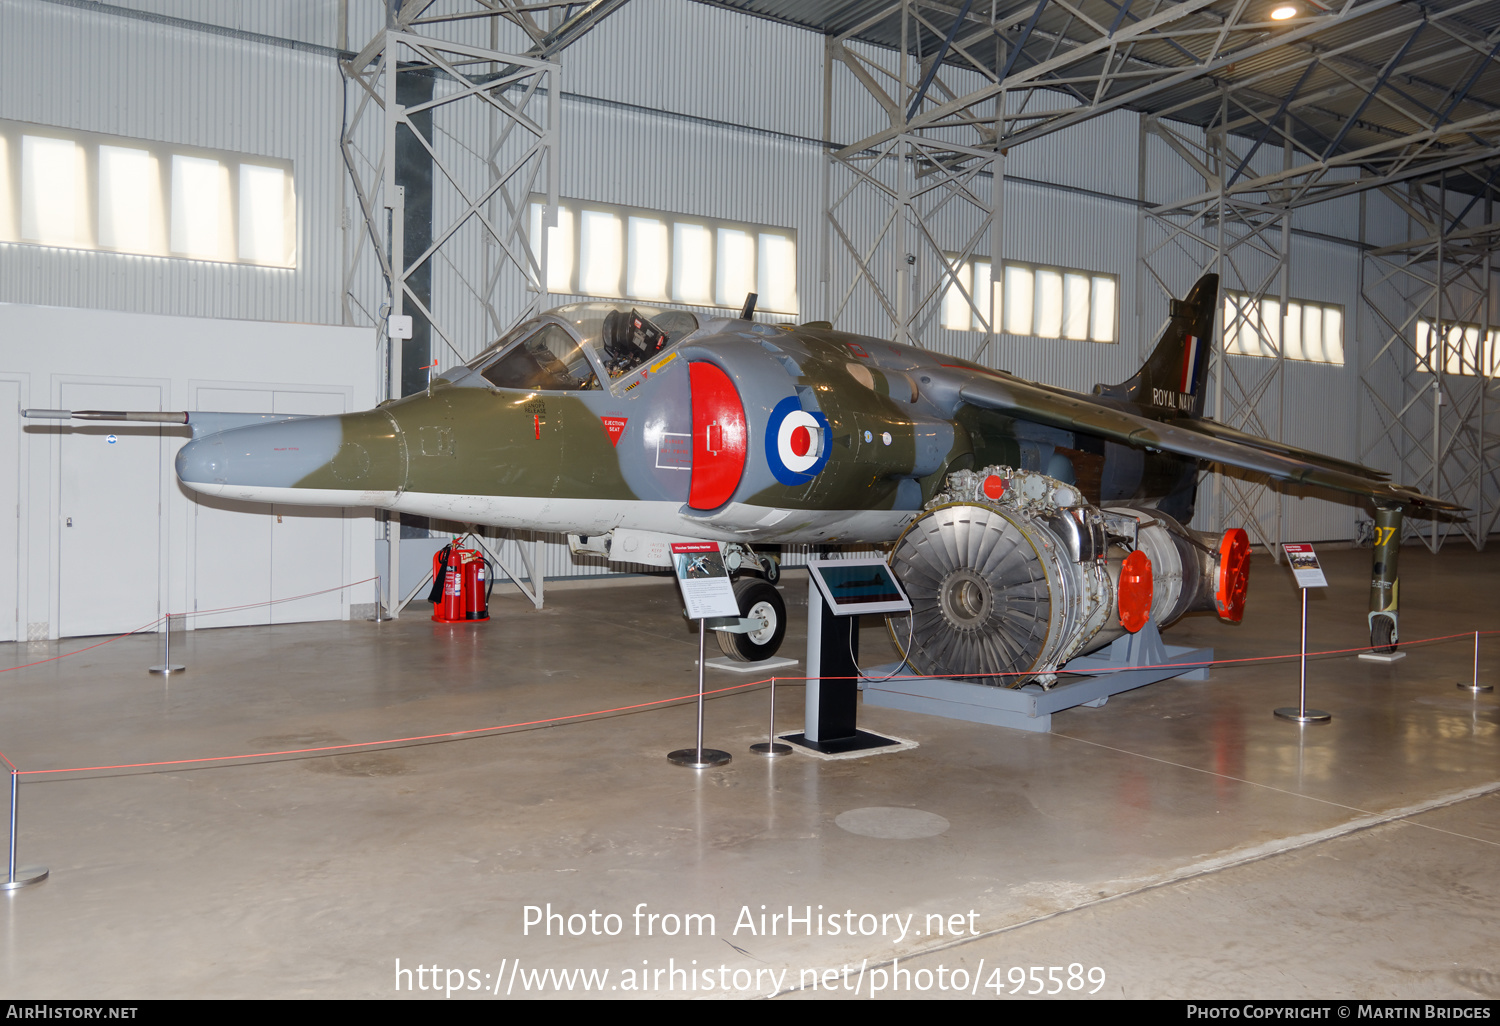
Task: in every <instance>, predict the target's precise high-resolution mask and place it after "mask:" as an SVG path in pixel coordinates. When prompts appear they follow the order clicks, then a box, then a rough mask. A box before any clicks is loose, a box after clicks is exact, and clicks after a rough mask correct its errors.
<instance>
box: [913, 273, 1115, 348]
mask: <svg viewBox="0 0 1500 1026" xmlns="http://www.w3.org/2000/svg"><path fill="white" fill-rule="evenodd" d="M951 259H954V260H955V266H954V277H955V278H956V279H957V283H956V284H955V283H953V282H950V283H949V285H948V289H947V291H946V292H945V293H944V295H943V314H942V323H943V327H945V328H951V329H953V330H955V331H987V330H989V322H990V319H991V317H995V316H996V314H997V313H998V316H997V317H996V320H997V321H998V323H997V324H996V326H995V327H996V330H997V331H1003V332H1005V333H1006V334H1009V335H1031V336H1035V337H1037V338H1059V339H1077V340H1088V341H1092V342H1114V341H1115V340H1116V339H1115V295H1116V293H1117V291H1118V289H1117V283H1118V279H1116V278H1115V277H1114V276H1113V275H1108V274H1095V273H1093V272H1092V271H1081V270H1075V269H1072V268H1067V267H1037V266H1033V265H1031V264H1019V263H1011V262H1009V261H1007V262H1006V263H1005V264H1004V265H1003V266H1004V273H1003V274H1002V275H1001V276H1000V280H999V281H996V280H994V277H993V275H992V273H991V269H990V261H988V260H966V261H963V262H962V263H959V262H957V259H956V258H951ZM960 289H962V291H961V290H960ZM966 292H967V293H968V294H969V295H970V296H973V297H974V304H973V306H970V304H969V301H968V300H967V299H966V298H965V296H964V293H966ZM976 308H977V309H976Z"/></svg>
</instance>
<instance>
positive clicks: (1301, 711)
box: [1276, 588, 1333, 723]
mask: <svg viewBox="0 0 1500 1026" xmlns="http://www.w3.org/2000/svg"><path fill="white" fill-rule="evenodd" d="M1276 715H1277V716H1278V717H1280V718H1281V719H1283V720H1295V721H1296V722H1297V723H1327V722H1328V721H1329V720H1331V719H1333V717H1332V716H1331V715H1330V714H1328V713H1326V712H1324V711H1323V710H1321V709H1309V708H1308V707H1307V589H1306V588H1303V589H1302V691H1301V698H1300V699H1299V700H1298V706H1297V708H1296V709H1292V708H1290V707H1286V708H1281V709H1277V710H1276Z"/></svg>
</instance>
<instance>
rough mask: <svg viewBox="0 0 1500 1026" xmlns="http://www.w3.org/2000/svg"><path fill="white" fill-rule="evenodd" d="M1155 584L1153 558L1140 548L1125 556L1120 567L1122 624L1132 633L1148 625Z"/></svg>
mask: <svg viewBox="0 0 1500 1026" xmlns="http://www.w3.org/2000/svg"><path fill="white" fill-rule="evenodd" d="M1153 598H1155V585H1154V584H1153V582H1152V580H1151V560H1150V559H1149V558H1148V557H1147V556H1146V554H1145V553H1144V552H1142V551H1141V550H1140V549H1136V550H1135V551H1134V552H1132V553H1131V554H1130V555H1128V556H1126V557H1125V562H1124V564H1123V565H1122V566H1121V567H1120V601H1119V605H1120V626H1121V627H1124V628H1125V629H1126V630H1127V631H1129V632H1130V633H1131V634H1134V633H1135V632H1136V631H1138V630H1140V629H1141V628H1142V627H1144V626H1146V621H1147V620H1149V619H1150V618H1151V600H1152V599H1153Z"/></svg>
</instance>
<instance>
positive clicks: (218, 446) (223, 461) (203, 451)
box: [177, 434, 229, 491]
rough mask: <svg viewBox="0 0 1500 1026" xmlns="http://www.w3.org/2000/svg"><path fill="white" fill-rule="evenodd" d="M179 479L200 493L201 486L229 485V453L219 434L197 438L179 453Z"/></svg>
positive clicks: (202, 489) (203, 489)
mask: <svg viewBox="0 0 1500 1026" xmlns="http://www.w3.org/2000/svg"><path fill="white" fill-rule="evenodd" d="M177 477H178V480H180V481H181V482H182V483H183V484H185V485H187V486H189V487H190V488H197V490H199V491H205V490H207V489H205V488H200V487H198V486H200V485H225V484H228V483H229V453H228V451H227V450H226V449H225V448H224V440H223V439H222V438H221V437H220V436H219V434H212V435H208V436H206V437H204V438H195V439H193V440H192V441H191V442H189V443H188V444H187V445H184V446H183V447H182V448H181V449H180V450H178V452H177Z"/></svg>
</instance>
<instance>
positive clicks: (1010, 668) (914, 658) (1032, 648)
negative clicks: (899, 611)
mask: <svg viewBox="0 0 1500 1026" xmlns="http://www.w3.org/2000/svg"><path fill="white" fill-rule="evenodd" d="M891 567H892V568H893V569H894V570H895V572H896V575H897V576H898V577H899V578H900V579H901V583H902V584H903V585H905V587H906V593H907V595H908V596H909V597H910V598H911V602H912V612H911V615H912V626H911V651H910V652H909V653H905V654H906V655H907V657H908V661H909V664H910V666H911V668H912V670H913V672H915V673H919V674H928V673H935V674H947V675H952V676H956V677H963V676H971V675H978V674H994V673H1005V672H1010V673H1016V674H1018V676H1014V677H985V678H983V683H986V684H991V685H998V686H1008V687H1019V686H1020V684H1022V683H1024V681H1025V680H1026V677H1025V676H1019V675H1020V674H1025V673H1026V672H1027V671H1030V670H1031V669H1032V668H1033V667H1035V666H1036V665H1037V663H1038V660H1039V659H1040V658H1041V656H1042V654H1043V652H1044V650H1046V649H1047V647H1048V645H1047V642H1048V639H1049V636H1050V635H1051V633H1052V621H1053V610H1052V588H1051V585H1050V582H1049V580H1048V573H1047V566H1046V563H1045V560H1044V557H1043V556H1042V554H1041V552H1040V551H1039V550H1038V547H1037V545H1036V544H1035V543H1034V542H1033V540H1032V539H1031V538H1030V537H1029V536H1028V533H1027V532H1026V531H1025V530H1024V528H1023V527H1021V526H1020V525H1018V524H1017V523H1016V522H1014V521H1012V520H1011V519H1010V518H1008V517H1006V516H1004V515H1003V514H1001V513H999V512H998V511H996V510H992V509H990V508H988V507H984V506H967V505H964V506H943V507H939V508H938V509H936V510H933V511H932V512H931V513H928V514H927V515H925V516H923V517H920V518H919V519H918V520H917V521H916V522H915V523H913V524H912V525H911V527H909V528H908V529H907V531H906V533H905V534H903V535H902V536H901V538H900V540H899V541H897V543H896V548H895V551H894V552H893V553H892V556H891ZM888 625H889V626H890V631H891V639H892V640H893V641H894V642H895V643H896V647H897V648H898V649H902V648H904V647H905V642H906V637H905V636H904V635H905V632H904V631H898V630H897V629H896V626H895V625H894V624H888Z"/></svg>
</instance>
